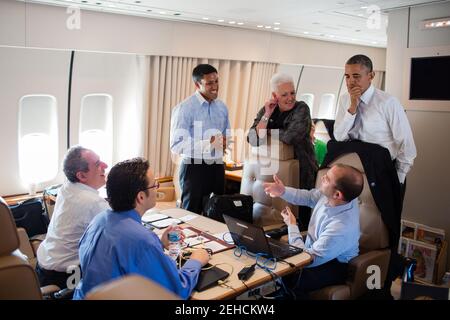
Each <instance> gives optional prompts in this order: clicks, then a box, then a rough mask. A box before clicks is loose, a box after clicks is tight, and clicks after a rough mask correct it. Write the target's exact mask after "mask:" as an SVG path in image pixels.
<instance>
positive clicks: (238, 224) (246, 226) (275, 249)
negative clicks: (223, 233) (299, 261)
mask: <svg viewBox="0 0 450 320" xmlns="http://www.w3.org/2000/svg"><path fill="white" fill-rule="evenodd" d="M223 218H224V219H225V223H226V224H227V227H228V230H229V231H230V233H231V237H232V238H233V241H234V243H235V244H236V245H238V246H243V247H245V248H246V250H247V251H250V252H252V253H255V254H256V253H264V254H266V255H267V256H268V257H270V258H275V259H277V260H280V259H284V258H288V257H291V256H294V255H296V254H299V253H301V252H303V250H302V249H301V248H298V247H294V246H291V245H290V244H288V243H284V242H281V241H277V240H274V239H271V238H268V237H267V236H266V234H265V233H264V229H263V228H261V227H259V226H255V225H253V224H251V223H248V222H245V221H242V220H239V219H236V218H233V217H230V216H227V215H223Z"/></svg>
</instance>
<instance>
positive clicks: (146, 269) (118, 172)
mask: <svg viewBox="0 0 450 320" xmlns="http://www.w3.org/2000/svg"><path fill="white" fill-rule="evenodd" d="M157 188H158V184H157V183H156V184H155V178H154V176H153V173H152V172H151V170H150V169H149V164H148V161H146V160H144V159H142V158H135V159H131V160H127V161H123V162H120V163H118V164H116V165H115V166H114V167H113V168H112V169H111V171H110V173H109V175H108V180H107V183H106V191H107V195H108V199H109V200H108V201H109V204H110V206H111V208H112V210H106V211H104V212H102V213H100V214H98V215H97V216H96V217H95V218H94V219H93V220H92V222H91V223H90V224H89V226H88V228H87V229H86V232H85V233H84V235H83V237H82V238H81V240H80V247H79V256H80V265H81V270H82V275H83V279H82V280H81V282H80V283H79V284H78V286H77V288H76V290H75V294H74V299H83V298H84V297H85V295H86V294H87V293H88V292H89V291H90V290H91V289H92V288H94V287H95V286H97V285H99V284H101V283H104V282H106V281H109V280H112V279H115V278H119V277H121V276H124V275H126V274H130V273H135V274H139V275H142V276H144V277H147V278H149V279H151V280H153V281H155V282H157V283H159V284H160V285H161V286H163V287H165V288H167V289H168V290H170V291H172V292H174V293H175V294H177V295H179V296H180V297H181V298H183V299H187V298H188V297H189V296H190V295H191V293H192V290H193V289H194V287H195V286H196V284H197V281H198V276H199V273H200V271H201V267H202V266H204V265H205V264H206V263H207V262H208V260H209V255H208V253H207V252H206V251H205V250H203V249H199V250H195V251H194V252H193V253H192V255H191V258H190V259H189V260H188V261H187V262H186V263H185V264H184V266H183V267H182V268H181V269H179V270H178V269H177V266H176V264H175V261H173V260H172V259H171V258H170V257H169V256H167V255H165V254H164V248H167V247H168V238H167V234H168V231H170V229H171V228H168V229H167V230H166V231H165V232H164V233H163V235H162V237H161V240H159V238H158V236H157V235H156V234H155V233H154V232H152V231H149V230H147V229H146V228H145V227H144V226H142V223H141V217H142V216H143V215H144V213H145V212H146V211H147V210H148V209H151V208H153V207H154V206H155V200H156V189H157Z"/></svg>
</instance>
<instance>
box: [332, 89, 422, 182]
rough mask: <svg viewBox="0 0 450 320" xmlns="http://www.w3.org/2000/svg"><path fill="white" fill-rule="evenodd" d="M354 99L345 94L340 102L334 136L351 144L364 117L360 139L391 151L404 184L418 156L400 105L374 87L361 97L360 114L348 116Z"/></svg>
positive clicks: (406, 119) (358, 135)
mask: <svg viewBox="0 0 450 320" xmlns="http://www.w3.org/2000/svg"><path fill="white" fill-rule="evenodd" d="M349 107H350V95H349V94H348V93H346V94H344V95H343V96H342V97H341V99H340V101H339V109H338V112H337V114H336V121H335V124H334V136H335V138H336V140H338V141H345V140H349V138H350V137H349V135H348V133H349V131H350V130H351V129H352V127H353V124H354V122H355V118H356V114H357V113H360V115H359V116H360V117H361V124H362V126H361V127H360V129H359V130H358V131H359V132H358V133H357V136H356V139H358V140H361V141H364V142H369V143H375V144H378V145H381V146H382V147H385V148H386V149H388V150H389V153H390V154H391V158H392V159H397V161H396V166H397V175H398V178H399V181H400V182H401V183H404V181H405V177H406V174H407V173H408V171H409V170H410V168H411V166H412V165H413V162H414V159H415V157H416V155H417V151H416V146H415V144H414V138H413V134H412V131H411V127H410V125H409V121H408V118H407V117H406V113H405V110H404V109H403V107H402V105H401V104H400V102H399V101H398V100H397V99H396V98H395V97H392V96H391V95H389V94H387V93H386V92H384V91H381V90H379V89H376V88H375V87H374V86H373V85H371V86H370V87H369V88H368V89H367V90H366V91H365V92H364V93H363V94H362V96H361V103H360V104H359V106H358V109H357V112H356V113H355V114H354V115H352V114H351V113H350V112H348V108H349Z"/></svg>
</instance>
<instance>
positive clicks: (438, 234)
mask: <svg viewBox="0 0 450 320" xmlns="http://www.w3.org/2000/svg"><path fill="white" fill-rule="evenodd" d="M416 240H417V241H422V242H426V243H430V244H436V245H440V244H442V241H444V240H445V231H444V230H442V229H437V228H431V227H428V226H425V225H422V224H418V225H417V231H416Z"/></svg>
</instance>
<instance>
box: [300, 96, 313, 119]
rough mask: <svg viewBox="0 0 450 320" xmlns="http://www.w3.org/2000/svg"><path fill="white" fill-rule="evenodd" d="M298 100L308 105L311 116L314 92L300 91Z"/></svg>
mask: <svg viewBox="0 0 450 320" xmlns="http://www.w3.org/2000/svg"><path fill="white" fill-rule="evenodd" d="M299 101H304V102H305V103H306V104H307V105H308V107H309V111H310V112H311V117H312V115H313V108H314V94H312V93H302V94H301V95H300V97H299Z"/></svg>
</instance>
